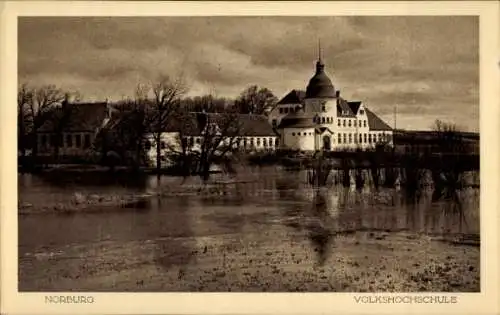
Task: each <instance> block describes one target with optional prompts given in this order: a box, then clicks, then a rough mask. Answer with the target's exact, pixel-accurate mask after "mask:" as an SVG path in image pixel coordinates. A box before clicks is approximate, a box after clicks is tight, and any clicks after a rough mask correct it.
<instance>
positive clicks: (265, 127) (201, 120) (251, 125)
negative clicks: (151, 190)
mask: <svg viewBox="0 0 500 315" xmlns="http://www.w3.org/2000/svg"><path fill="white" fill-rule="evenodd" d="M187 120H188V121H184V122H182V125H179V123H173V124H170V125H169V128H168V129H167V130H165V132H163V133H162V135H161V143H160V146H161V154H162V156H161V160H162V161H164V162H167V163H168V157H169V155H171V153H172V152H182V150H183V146H182V142H181V141H184V150H186V151H191V152H200V151H201V147H202V146H203V141H204V138H205V137H207V138H210V139H211V140H210V141H211V142H212V143H215V142H217V141H219V140H218V138H219V137H220V139H221V140H220V144H219V145H218V147H219V149H220V150H224V149H225V148H226V147H227V146H228V145H231V146H232V147H233V148H234V149H238V150H240V151H272V150H275V149H276V148H277V147H278V146H279V137H278V135H277V134H276V132H275V131H274V130H273V128H272V126H271V125H270V124H269V123H268V121H267V118H266V117H265V116H263V115H253V114H238V115H235V116H234V117H233V116H230V115H224V114H216V113H195V112H192V113H190V114H189V115H188V119H187ZM209 128H210V130H211V131H209ZM147 139H148V140H147V141H146V143H145V148H146V155H147V158H148V161H149V163H150V164H153V165H154V164H155V163H156V156H157V155H156V146H155V141H154V137H153V135H152V134H149V135H147ZM181 139H183V140H181ZM207 141H208V140H207Z"/></svg>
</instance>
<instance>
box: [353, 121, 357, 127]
mask: <svg viewBox="0 0 500 315" xmlns="http://www.w3.org/2000/svg"><path fill="white" fill-rule="evenodd" d="M356 122H357V120H356V119H354V127H356Z"/></svg>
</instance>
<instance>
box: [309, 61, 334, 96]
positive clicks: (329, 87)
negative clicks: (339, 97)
mask: <svg viewBox="0 0 500 315" xmlns="http://www.w3.org/2000/svg"><path fill="white" fill-rule="evenodd" d="M334 97H335V88H334V87H333V84H332V81H331V80H330V78H329V77H328V76H327V75H326V73H325V65H324V64H323V62H322V61H321V60H318V62H317V63H316V73H315V74H314V76H313V77H312V78H311V79H310V80H309V84H308V85H307V89H306V98H334Z"/></svg>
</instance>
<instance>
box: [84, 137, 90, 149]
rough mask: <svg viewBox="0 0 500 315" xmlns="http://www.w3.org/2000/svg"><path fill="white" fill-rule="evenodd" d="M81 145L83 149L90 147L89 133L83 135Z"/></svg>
mask: <svg viewBox="0 0 500 315" xmlns="http://www.w3.org/2000/svg"><path fill="white" fill-rule="evenodd" d="M83 146H84V147H85V149H88V148H90V135H85V138H84V141H83Z"/></svg>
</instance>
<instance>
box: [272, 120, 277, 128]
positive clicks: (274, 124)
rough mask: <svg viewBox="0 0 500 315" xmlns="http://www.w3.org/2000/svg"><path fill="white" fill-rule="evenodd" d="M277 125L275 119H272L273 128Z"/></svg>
mask: <svg viewBox="0 0 500 315" xmlns="http://www.w3.org/2000/svg"><path fill="white" fill-rule="evenodd" d="M277 124H278V121H277V120H276V119H273V127H276V125H277Z"/></svg>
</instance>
